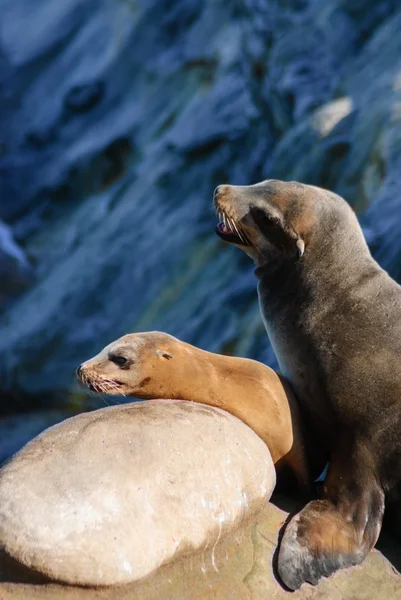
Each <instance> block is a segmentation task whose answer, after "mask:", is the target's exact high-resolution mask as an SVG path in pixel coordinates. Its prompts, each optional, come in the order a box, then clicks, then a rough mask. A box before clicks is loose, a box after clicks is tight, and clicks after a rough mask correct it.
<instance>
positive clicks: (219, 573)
mask: <svg viewBox="0 0 401 600" xmlns="http://www.w3.org/2000/svg"><path fill="white" fill-rule="evenodd" d="M280 504H281V502H280ZM290 505H291V506H290V507H289V508H290V510H291V512H292V510H293V509H294V508H295V507H294V504H293V503H290ZM287 517H288V512H287V510H282V509H280V508H278V507H277V506H275V505H274V504H271V503H269V504H267V506H266V507H265V508H264V509H263V510H262V511H261V512H259V513H257V514H255V515H254V516H253V517H251V518H250V519H249V520H248V521H247V522H244V523H243V525H242V526H241V527H240V528H239V529H236V530H235V531H234V530H233V531H231V532H230V533H229V534H228V535H227V536H223V537H222V538H221V539H220V540H219V541H218V543H216V544H215V545H213V546H211V547H209V548H208V549H207V550H204V551H202V552H198V553H196V554H194V555H191V556H182V557H181V558H180V559H179V560H176V561H173V562H171V563H169V564H167V565H165V566H164V567H162V568H160V569H159V570H158V571H157V572H156V573H154V574H152V575H151V576H149V577H147V578H146V579H144V580H142V581H139V582H136V583H131V584H127V585H124V586H118V588H116V587H108V588H103V589H96V590H94V589H83V588H78V587H73V586H63V585H60V584H48V585H21V584H17V583H3V584H2V583H0V597H1V599H2V600H26V599H27V598H29V600H115V598H118V599H119V600H167V599H168V600H178V599H179V600H399V599H400V598H401V577H400V575H399V574H398V573H397V572H396V571H395V569H394V567H393V566H392V565H391V563H390V562H389V561H388V560H387V559H386V558H385V556H383V554H382V553H381V552H379V551H377V550H373V551H372V552H371V553H370V554H369V556H368V557H367V559H366V560H365V562H364V563H363V564H362V565H360V566H358V567H353V568H351V569H345V570H343V571H338V572H337V573H336V574H335V575H334V576H333V577H331V578H329V579H325V580H323V581H321V583H319V585H317V586H315V587H313V586H311V585H309V584H304V585H303V586H302V587H301V589H300V590H298V591H296V592H288V591H286V590H284V589H283V588H282V587H281V586H280V584H279V583H278V582H277V580H276V578H275V576H274V573H273V569H272V563H273V562H274V552H275V549H276V546H277V538H278V532H279V530H280V528H281V526H282V524H283V522H284V521H285V520H286V518H287ZM398 562H400V559H399V557H398Z"/></svg>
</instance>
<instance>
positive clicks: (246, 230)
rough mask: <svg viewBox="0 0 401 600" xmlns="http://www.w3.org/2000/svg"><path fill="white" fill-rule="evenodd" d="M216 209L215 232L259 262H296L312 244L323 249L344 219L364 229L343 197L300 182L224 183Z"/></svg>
mask: <svg viewBox="0 0 401 600" xmlns="http://www.w3.org/2000/svg"><path fill="white" fill-rule="evenodd" d="M214 207H215V210H216V212H217V214H218V215H219V217H220V219H221V221H220V222H219V224H218V225H217V228H216V233H217V234H218V235H219V236H220V237H221V238H222V239H223V240H224V241H225V242H229V243H231V244H234V245H236V246H238V247H239V248H241V249H242V250H244V251H245V252H246V253H247V254H248V255H249V256H250V257H251V258H252V259H253V260H254V262H255V264H256V265H258V266H265V265H267V264H268V263H270V262H272V261H275V262H277V261H288V260H297V259H299V258H301V257H302V256H303V255H304V253H305V251H307V250H308V249H309V248H312V247H318V246H321V248H322V247H323V246H325V245H327V241H328V238H330V237H331V236H332V235H333V234H336V233H337V232H338V231H340V230H341V227H342V225H343V224H345V223H347V224H348V225H349V224H351V225H352V229H353V231H354V232H355V231H356V230H359V226H358V224H357V220H356V218H355V216H354V215H353V212H352V210H351V208H350V207H349V206H348V205H347V203H346V202H345V200H343V198H341V197H340V196H337V195H336V194H334V193H332V192H329V191H327V190H324V189H322V188H318V187H315V186H311V185H305V184H302V183H298V182H295V181H294V182H284V181H278V180H275V179H268V180H266V181H262V182H261V183H257V184H255V185H249V186H240V185H220V186H218V187H217V188H216V190H215V192H214ZM322 224H323V225H324V226H323V227H321V226H320V225H322ZM346 229H347V228H346ZM348 229H349V227H348Z"/></svg>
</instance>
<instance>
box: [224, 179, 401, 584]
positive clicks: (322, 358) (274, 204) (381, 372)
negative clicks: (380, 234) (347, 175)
mask: <svg viewBox="0 0 401 600" xmlns="http://www.w3.org/2000/svg"><path fill="white" fill-rule="evenodd" d="M214 204H215V208H216V211H217V213H218V214H220V215H221V217H222V222H220V223H219V225H218V226H217V233H218V235H219V236H220V237H221V238H222V239H223V240H225V241H227V242H230V243H232V244H235V245H237V246H239V247H240V248H241V249H242V250H244V251H245V252H246V253H247V254H248V255H249V256H250V257H251V258H252V259H253V260H254V262H255V264H256V270H255V274H256V276H257V278H258V279H259V282H258V295H259V302H260V308H261V312H262V317H263V320H264V323H265V326H266V329H267V333H268V335H269V338H270V341H271V343H272V346H273V349H274V350H275V353H276V356H277V359H278V361H279V365H280V369H281V371H282V373H283V374H284V376H285V377H286V378H287V379H288V381H289V382H290V384H291V386H292V389H293V390H294V392H295V394H296V396H297V398H298V400H299V402H300V405H301V407H302V408H303V409H304V414H305V418H306V420H307V422H308V424H309V425H310V426H311V427H312V428H313V430H314V434H315V436H316V438H317V439H318V440H319V443H320V447H321V449H322V452H323V451H324V452H326V453H327V456H328V458H329V469H328V473H327V477H326V480H325V484H324V488H323V498H322V499H319V500H315V501H312V502H310V503H309V504H308V505H307V506H306V507H305V508H304V509H303V510H302V511H301V512H300V513H299V514H298V515H296V516H295V518H293V519H292V520H291V521H290V523H289V524H288V526H287V528H286V529H285V532H284V535H283V539H282V542H281V546H280V550H279V556H278V572H279V575H280V577H281V579H282V580H283V581H284V583H285V584H286V585H287V586H288V587H289V588H291V589H297V588H299V587H300V585H301V584H302V583H303V582H304V581H309V582H311V583H313V584H315V583H317V582H318V580H319V578H320V577H321V576H329V575H330V574H332V573H333V572H335V571H336V570H337V569H340V568H343V567H347V566H350V565H355V564H358V563H360V562H361V561H362V560H363V559H364V558H365V556H366V555H367V553H368V552H369V551H370V549H371V548H372V547H373V546H374V545H375V543H376V541H377V538H378V536H379V532H380V529H381V524H382V518H383V512H384V503H385V497H386V502H387V503H389V502H393V501H397V502H398V509H399V510H400V509H401V506H400V504H399V497H400V496H399V492H400V488H401V485H400V484H401V436H400V431H401V287H400V286H399V285H398V284H397V283H396V282H395V281H393V280H392V279H391V278H390V277H389V275H388V274H387V273H386V272H385V271H383V269H381V268H380V266H379V265H378V264H377V263H376V262H375V260H374V259H373V258H372V256H371V254H370V252H369V249H368V246H367V244H366V242H365V239H364V237H363V233H362V230H361V228H360V226H359V224H358V221H357V218H356V216H355V215H354V213H353V211H352V210H351V208H350V206H349V205H348V204H347V203H346V202H345V200H344V199H343V198H341V197H340V196H338V195H336V194H334V193H332V192H330V191H326V190H323V189H320V188H317V187H314V186H310V185H303V184H300V183H297V182H290V183H285V182H282V181H275V180H268V181H264V182H262V183H259V184H256V185H250V186H234V185H222V186H219V187H218V188H217V189H216V191H215V196H214Z"/></svg>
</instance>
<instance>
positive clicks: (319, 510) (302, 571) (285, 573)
mask: <svg viewBox="0 0 401 600" xmlns="http://www.w3.org/2000/svg"><path fill="white" fill-rule="evenodd" d="M353 483H354V485H353V486H352V487H350V488H349V489H347V490H345V489H344V487H343V482H341V487H342V491H343V495H342V496H340V497H339V498H338V500H337V502H336V505H334V503H333V502H331V501H330V500H328V499H325V500H313V501H312V502H309V504H307V505H306V507H305V508H304V509H303V510H301V512H299V513H298V514H297V515H295V517H294V518H293V519H292V520H291V521H290V522H289V524H288V525H287V527H286V529H285V531H284V535H283V538H282V541H281V545H280V549H279V555H278V574H279V576H280V578H281V579H282V581H283V583H284V584H285V585H286V586H287V587H288V588H290V589H291V590H296V589H298V588H299V587H300V586H301V585H302V584H303V583H304V582H306V581H308V582H309V583H312V584H314V585H315V584H317V583H318V581H319V579H320V578H321V577H328V576H329V575H332V574H333V573H334V572H335V571H337V570H338V569H343V568H345V567H351V566H353V565H357V564H359V563H361V562H362V560H363V559H364V558H365V556H366V555H367V554H368V552H369V551H370V550H371V548H372V547H373V546H374V545H375V543H376V541H377V538H378V536H379V533H380V529H381V523H382V519H383V512H384V493H383V490H382V489H381V488H380V487H379V485H378V484H373V481H372V480H370V481H369V482H366V485H369V486H371V487H370V489H369V488H368V487H365V489H363V490H362V489H360V490H359V491H360V494H358V495H356V492H357V490H356V488H355V482H353Z"/></svg>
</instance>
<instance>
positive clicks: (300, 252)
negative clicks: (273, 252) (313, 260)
mask: <svg viewBox="0 0 401 600" xmlns="http://www.w3.org/2000/svg"><path fill="white" fill-rule="evenodd" d="M296 245H297V249H298V256H299V258H301V256H303V253H304V252H305V242H304V241H303V239H302V238H298V239H297V244H296Z"/></svg>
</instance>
